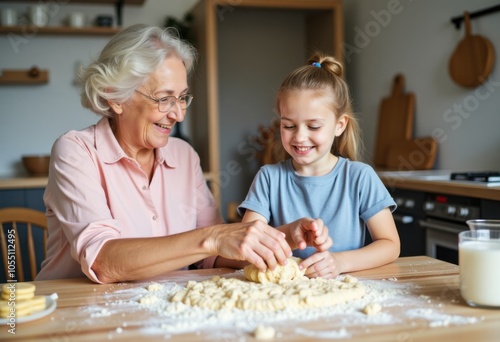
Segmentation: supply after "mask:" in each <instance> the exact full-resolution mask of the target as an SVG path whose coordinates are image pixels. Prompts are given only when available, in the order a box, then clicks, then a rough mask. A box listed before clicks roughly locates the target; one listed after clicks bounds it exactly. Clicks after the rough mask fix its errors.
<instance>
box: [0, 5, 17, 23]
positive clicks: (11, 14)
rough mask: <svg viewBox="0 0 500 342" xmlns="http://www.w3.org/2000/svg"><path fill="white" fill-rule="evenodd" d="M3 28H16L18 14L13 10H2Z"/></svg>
mask: <svg viewBox="0 0 500 342" xmlns="http://www.w3.org/2000/svg"><path fill="white" fill-rule="evenodd" d="M1 24H2V26H16V25H17V12H16V10H15V9H13V8H4V9H2V22H1Z"/></svg>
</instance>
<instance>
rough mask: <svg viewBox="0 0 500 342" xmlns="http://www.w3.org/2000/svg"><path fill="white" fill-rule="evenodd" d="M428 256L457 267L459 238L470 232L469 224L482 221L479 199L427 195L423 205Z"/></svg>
mask: <svg viewBox="0 0 500 342" xmlns="http://www.w3.org/2000/svg"><path fill="white" fill-rule="evenodd" d="M423 209H424V219H423V220H420V222H419V224H420V226H421V227H422V228H423V229H425V232H426V241H425V249H426V254H427V255H428V256H431V257H433V258H437V259H440V260H444V261H447V262H451V263H454V264H457V265H458V234H459V233H460V232H462V231H464V230H469V227H468V226H467V224H466V221H467V220H471V219H476V218H481V200H480V199H477V198H469V197H461V196H450V195H439V194H427V195H426V199H425V202H424V206H423Z"/></svg>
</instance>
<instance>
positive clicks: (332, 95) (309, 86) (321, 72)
mask: <svg viewBox="0 0 500 342" xmlns="http://www.w3.org/2000/svg"><path fill="white" fill-rule="evenodd" d="M342 74H343V67H342V64H340V62H338V61H337V60H336V59H335V58H334V57H331V56H325V55H322V54H320V53H315V54H314V55H312V56H311V57H310V58H309V60H308V61H307V65H304V66H302V67H299V68H298V69H296V70H294V71H293V72H292V73H290V74H289V75H288V76H287V77H286V78H285V80H284V81H283V83H282V84H281V86H280V88H279V90H278V94H277V99H276V109H277V111H278V112H279V104H280V100H281V98H282V96H283V95H284V94H286V93H287V92H290V91H295V90H318V91H321V92H324V93H325V97H327V98H328V99H329V101H328V102H329V104H330V106H331V108H332V110H333V112H334V113H335V116H336V118H337V119H338V118H339V117H340V116H341V115H346V116H347V118H348V120H347V126H346V129H345V130H344V132H343V133H342V134H341V135H340V136H339V137H337V138H335V140H334V142H333V145H332V150H331V151H332V153H333V154H334V155H336V156H342V157H345V158H349V159H350V160H359V155H360V149H361V131H360V127H359V124H358V121H357V119H356V117H355V116H354V113H353V111H352V106H351V97H350V94H349V87H348V85H347V83H346V82H345V81H344V79H343V78H342Z"/></svg>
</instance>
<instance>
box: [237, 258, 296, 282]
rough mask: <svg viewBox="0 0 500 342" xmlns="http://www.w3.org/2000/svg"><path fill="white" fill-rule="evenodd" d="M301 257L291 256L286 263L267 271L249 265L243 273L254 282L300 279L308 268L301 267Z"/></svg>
mask: <svg viewBox="0 0 500 342" xmlns="http://www.w3.org/2000/svg"><path fill="white" fill-rule="evenodd" d="M301 261H302V259H300V258H296V257H290V258H288V260H287V263H286V265H279V264H278V265H276V267H275V269H274V270H270V269H268V270H267V271H265V272H262V271H260V270H259V269H258V268H257V267H255V265H248V266H246V267H245V268H244V270H243V274H244V275H245V278H246V279H247V280H250V281H253V282H254V283H261V284H268V283H275V284H279V283H283V282H287V281H291V280H296V279H300V278H302V277H303V276H304V274H305V273H306V270H305V269H303V270H301V269H299V263H300V262H301Z"/></svg>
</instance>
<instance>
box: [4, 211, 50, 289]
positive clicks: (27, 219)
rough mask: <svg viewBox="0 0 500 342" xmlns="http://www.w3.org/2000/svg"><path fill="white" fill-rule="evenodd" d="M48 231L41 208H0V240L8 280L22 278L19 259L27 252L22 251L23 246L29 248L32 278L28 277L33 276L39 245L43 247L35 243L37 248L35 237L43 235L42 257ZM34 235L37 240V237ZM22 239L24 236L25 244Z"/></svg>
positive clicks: (21, 264)
mask: <svg viewBox="0 0 500 342" xmlns="http://www.w3.org/2000/svg"><path fill="white" fill-rule="evenodd" d="M37 230H41V231H37ZM47 231H48V230H47V218H46V217H45V214H44V213H43V212H41V211H38V210H34V209H29V208H17V207H13V208H4V209H0V243H1V246H2V259H3V265H4V268H5V275H6V278H7V280H9V279H10V280H13V279H15V280H17V281H25V273H24V267H23V260H22V258H23V254H24V255H26V252H24V253H23V250H24V248H25V247H27V250H28V257H29V268H30V276H31V279H27V280H34V279H35V276H36V275H37V273H38V270H37V265H38V263H37V257H36V255H37V254H38V255H40V254H41V253H40V248H41V247H42V246H40V245H39V243H38V244H37V246H36V247H37V248H36V247H35V240H38V241H39V240H40V239H39V236H40V235H42V236H43V259H45V257H46V253H47ZM37 237H38V239H36V238H37ZM21 239H22V240H25V239H26V245H25V244H24V243H22V242H21ZM37 251H38V253H37ZM14 257H15V258H14ZM39 259H41V258H39ZM39 262H41V260H39Z"/></svg>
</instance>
